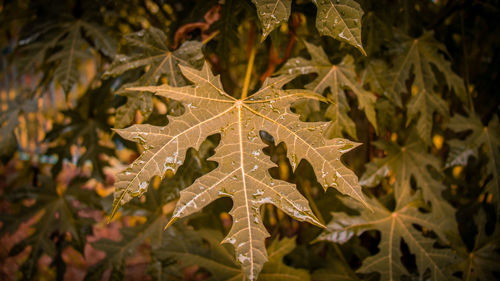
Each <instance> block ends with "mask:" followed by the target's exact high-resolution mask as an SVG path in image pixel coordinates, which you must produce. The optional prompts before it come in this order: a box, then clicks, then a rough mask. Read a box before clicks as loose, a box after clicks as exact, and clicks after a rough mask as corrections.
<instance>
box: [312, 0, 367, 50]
mask: <svg viewBox="0 0 500 281" xmlns="http://www.w3.org/2000/svg"><path fill="white" fill-rule="evenodd" d="M313 2H314V4H315V5H316V7H317V8H318V14H317V16H316V28H318V31H319V33H320V34H321V35H328V36H331V37H333V38H335V39H337V40H340V41H343V42H346V43H348V44H350V45H352V46H354V47H356V48H357V49H358V50H360V51H361V53H363V55H365V56H366V52H365V50H364V49H363V43H362V41H361V18H362V17H363V14H364V12H363V10H362V9H361V6H359V4H358V3H357V2H356V1H353V0H313Z"/></svg>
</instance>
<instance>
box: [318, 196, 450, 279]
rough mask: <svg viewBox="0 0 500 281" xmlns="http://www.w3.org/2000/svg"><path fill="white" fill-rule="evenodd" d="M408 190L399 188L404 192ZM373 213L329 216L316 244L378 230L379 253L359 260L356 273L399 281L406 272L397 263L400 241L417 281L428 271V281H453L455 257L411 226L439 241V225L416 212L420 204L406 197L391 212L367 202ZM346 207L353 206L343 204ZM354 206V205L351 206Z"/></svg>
mask: <svg viewBox="0 0 500 281" xmlns="http://www.w3.org/2000/svg"><path fill="white" fill-rule="evenodd" d="M409 188H410V187H409V186H407V187H406V188H402V189H404V190H408V189H409ZM369 201H370V204H371V206H373V208H374V212H370V211H369V210H366V209H364V208H363V209H362V210H361V211H360V216H357V217H350V216H348V215H346V214H345V213H333V214H332V215H333V218H332V222H331V223H329V224H328V226H327V230H326V231H325V232H323V233H322V234H321V235H320V237H319V238H318V240H323V241H331V242H334V243H344V242H346V241H347V240H349V239H350V238H351V237H353V236H354V235H361V234H362V233H363V232H365V231H367V230H372V229H375V230H379V231H380V232H381V236H382V237H381V240H380V244H379V249H380V251H379V252H378V253H377V254H376V255H374V256H370V257H368V258H366V259H365V260H363V264H362V266H361V268H360V269H358V272H360V273H370V272H374V271H376V272H379V273H380V274H381V280H400V278H401V276H402V275H409V272H408V270H407V269H406V268H405V266H404V265H403V263H402V262H401V256H402V250H401V248H400V243H401V240H403V241H404V242H406V244H407V245H408V248H409V250H410V252H411V254H413V255H415V261H416V265H417V269H418V275H419V276H420V278H421V277H422V276H423V275H424V273H425V272H426V271H427V270H429V271H430V274H431V280H453V277H452V276H451V275H450V272H449V270H448V267H449V266H450V264H451V263H453V262H454V261H455V259H456V255H455V253H454V252H453V251H451V250H449V249H439V248H436V247H434V246H433V245H434V243H435V240H434V239H431V238H428V237H425V236H424V235H423V234H422V232H421V231H419V230H417V229H416V228H415V227H414V225H419V226H421V227H424V228H426V229H429V230H433V231H435V233H436V234H437V235H438V237H440V238H444V236H445V235H444V233H443V232H442V231H441V230H442V227H441V225H440V223H439V222H437V221H435V220H434V218H433V216H431V215H429V214H423V213H421V212H419V210H418V207H419V206H422V203H423V202H421V201H419V200H414V199H412V198H411V197H410V196H409V195H408V194H406V195H405V196H403V197H401V198H400V200H398V201H397V203H396V207H395V209H394V211H390V210H389V209H387V208H386V207H384V206H383V205H382V204H381V203H379V202H378V201H377V200H376V199H370V200H369ZM345 204H346V205H348V206H352V205H353V202H348V200H346V202H345ZM354 205H356V204H354Z"/></svg>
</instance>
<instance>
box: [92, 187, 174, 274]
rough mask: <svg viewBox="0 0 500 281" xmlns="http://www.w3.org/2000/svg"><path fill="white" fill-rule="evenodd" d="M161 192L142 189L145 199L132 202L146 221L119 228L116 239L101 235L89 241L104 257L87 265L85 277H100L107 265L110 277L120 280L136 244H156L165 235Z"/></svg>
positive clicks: (165, 219) (152, 189) (158, 244)
mask: <svg viewBox="0 0 500 281" xmlns="http://www.w3.org/2000/svg"><path fill="white" fill-rule="evenodd" d="M163 195H164V191H161V190H159V189H155V188H151V189H150V190H149V192H147V193H146V198H145V199H146V200H145V202H144V203H142V204H135V205H134V207H135V209H136V210H138V212H137V213H139V214H141V215H143V216H145V217H146V222H145V223H144V224H141V225H137V226H133V227H123V228H121V229H120V233H121V234H122V239H121V240H120V241H114V240H110V239H107V238H103V239H100V240H98V241H96V242H93V243H92V247H94V248H96V249H98V250H101V251H103V252H105V253H106V258H105V259H103V260H101V261H100V262H98V263H97V264H95V265H93V266H92V267H91V268H89V270H88V271H87V274H86V276H85V280H87V281H90V280H101V278H102V275H103V274H104V272H105V271H106V270H107V269H111V277H110V279H111V280H122V279H123V278H124V276H125V265H126V261H127V258H129V257H132V256H133V255H134V253H135V252H136V250H137V249H138V247H139V246H141V245H143V244H144V243H145V242H146V241H150V243H151V246H152V248H153V249H155V248H158V247H160V245H161V243H162V241H163V239H164V238H165V236H167V235H168V233H166V232H165V231H164V226H165V224H166V223H167V221H168V220H167V217H166V215H165V214H163V213H162V201H161V198H162V197H163Z"/></svg>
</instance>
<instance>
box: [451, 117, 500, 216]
mask: <svg viewBox="0 0 500 281" xmlns="http://www.w3.org/2000/svg"><path fill="white" fill-rule="evenodd" d="M449 128H450V129H452V130H453V131H455V132H470V134H469V135H468V136H467V137H466V138H465V140H463V141H460V140H451V141H450V153H449V155H448V159H447V161H446V166H447V167H450V166H455V165H466V164H467V161H468V158H469V157H470V156H476V157H477V156H478V155H479V151H480V149H481V148H483V147H484V149H485V152H486V155H487V156H488V163H487V166H486V174H487V175H486V178H488V177H490V179H489V180H488V181H487V182H486V185H485V188H484V192H485V193H490V194H491V195H492V196H493V200H494V202H497V204H496V205H497V207H496V212H497V215H499V214H500V207H499V206H498V205H499V202H500V163H499V161H500V160H499V159H500V153H499V146H500V133H499V132H500V124H499V122H498V117H497V116H496V115H494V116H493V118H492V119H491V120H490V122H489V123H488V125H487V126H485V125H483V123H482V122H481V119H479V116H477V115H476V114H470V116H468V117H466V116H463V115H459V114H457V115H455V116H453V118H452V119H451V120H450V123H449Z"/></svg>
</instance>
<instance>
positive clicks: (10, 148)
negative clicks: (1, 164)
mask: <svg viewBox="0 0 500 281" xmlns="http://www.w3.org/2000/svg"><path fill="white" fill-rule="evenodd" d="M30 96H31V95H30V93H29V92H28V91H19V92H18V93H17V94H16V97H15V99H14V100H11V101H8V102H7V110H5V111H4V112H2V115H1V116H0V157H2V159H9V158H10V156H11V155H12V153H13V152H14V151H15V150H16V149H17V140H16V135H15V134H14V130H15V129H16V128H17V125H18V124H19V115H20V114H25V116H26V114H28V113H30V112H34V111H36V110H37V100H36V99H32V98H31V97H30Z"/></svg>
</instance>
